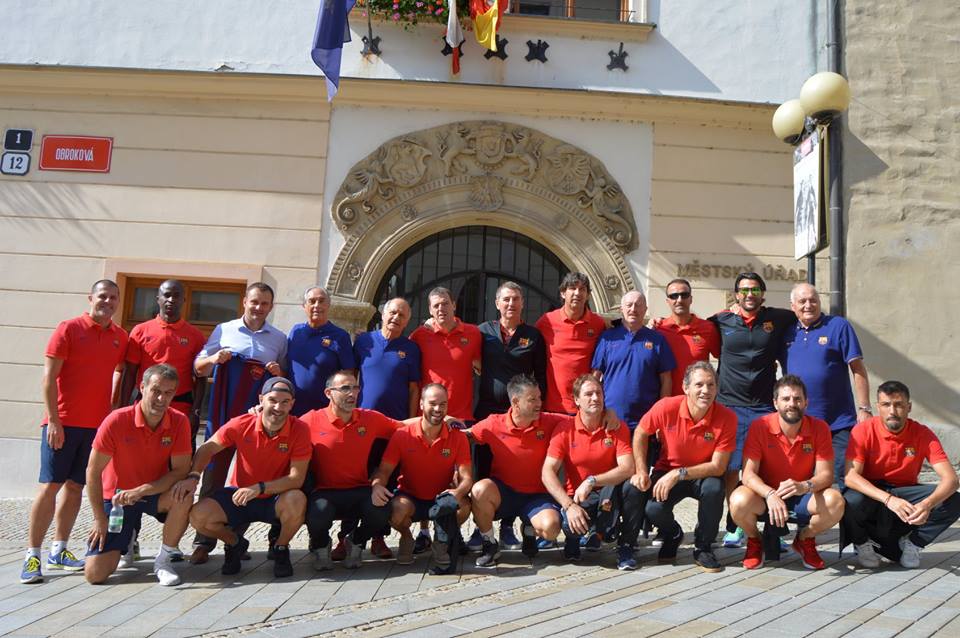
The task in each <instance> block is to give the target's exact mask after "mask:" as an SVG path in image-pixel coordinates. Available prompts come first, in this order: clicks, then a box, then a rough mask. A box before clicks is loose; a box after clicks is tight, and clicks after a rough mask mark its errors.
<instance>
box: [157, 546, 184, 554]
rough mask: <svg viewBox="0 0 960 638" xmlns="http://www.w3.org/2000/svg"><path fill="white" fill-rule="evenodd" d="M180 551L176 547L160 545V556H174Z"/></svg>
mask: <svg viewBox="0 0 960 638" xmlns="http://www.w3.org/2000/svg"><path fill="white" fill-rule="evenodd" d="M178 551H180V548H178V547H170V546H169V545H160V553H161V554H175V553H177V552H178Z"/></svg>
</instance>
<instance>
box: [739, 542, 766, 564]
mask: <svg viewBox="0 0 960 638" xmlns="http://www.w3.org/2000/svg"><path fill="white" fill-rule="evenodd" d="M760 567H763V541H762V540H761V539H760V537H757V538H750V537H749V536H748V537H747V551H746V552H744V553H743V568H744V569H759V568H760Z"/></svg>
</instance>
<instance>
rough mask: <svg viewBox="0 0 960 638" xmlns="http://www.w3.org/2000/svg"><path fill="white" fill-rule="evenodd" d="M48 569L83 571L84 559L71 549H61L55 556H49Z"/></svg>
mask: <svg viewBox="0 0 960 638" xmlns="http://www.w3.org/2000/svg"><path fill="white" fill-rule="evenodd" d="M47 569H62V570H64V571H68V572H79V571H83V561H82V560H81V559H79V558H77V557H76V556H74V555H73V552H71V551H70V550H69V549H63V550H60V553H59V554H57V555H56V556H54V555H53V554H50V555H49V556H47Z"/></svg>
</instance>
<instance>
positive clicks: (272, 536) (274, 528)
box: [267, 523, 280, 560]
mask: <svg viewBox="0 0 960 638" xmlns="http://www.w3.org/2000/svg"><path fill="white" fill-rule="evenodd" d="M278 538H280V525H279V524H277V523H274V524H272V525H271V526H270V531H269V532H267V560H276V558H275V556H274V553H273V546H274V545H276V544H277V539H278Z"/></svg>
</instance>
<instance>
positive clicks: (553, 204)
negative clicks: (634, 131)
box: [327, 121, 638, 327]
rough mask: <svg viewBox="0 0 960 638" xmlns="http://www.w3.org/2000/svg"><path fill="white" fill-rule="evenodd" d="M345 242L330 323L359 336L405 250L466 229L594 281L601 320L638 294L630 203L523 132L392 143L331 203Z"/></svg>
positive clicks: (414, 137)
mask: <svg viewBox="0 0 960 638" xmlns="http://www.w3.org/2000/svg"><path fill="white" fill-rule="evenodd" d="M331 215H332V217H333V221H334V223H335V224H336V225H337V228H338V229H339V230H340V231H341V232H342V233H343V235H344V239H345V240H346V242H345V244H344V246H343V248H342V249H341V250H340V253H339V254H338V256H337V259H336V261H335V263H334V265H333V268H332V269H331V271H330V275H329V278H328V280H327V289H328V290H329V292H330V294H331V295H332V296H333V297H334V308H333V310H332V312H333V314H334V315H335V316H336V320H337V322H338V323H341V325H344V327H347V326H355V327H359V326H361V325H363V324H365V323H366V321H367V320H368V319H369V317H370V316H371V314H372V313H373V312H374V310H375V309H374V308H373V306H372V305H371V304H370V302H371V300H372V299H373V296H374V295H375V293H376V289H377V286H378V284H379V283H380V280H381V278H382V276H383V275H384V272H385V270H386V269H387V268H388V267H389V265H390V264H391V263H392V262H393V260H394V259H395V258H396V257H397V256H398V255H400V254H401V253H402V252H403V251H404V250H405V249H406V248H407V247H408V246H410V245H412V244H413V243H415V242H417V241H419V240H421V239H423V238H425V237H427V236H429V235H432V234H434V233H436V232H438V231H441V230H444V229H447V228H454V227H457V226H461V225H478V224H479V225H489V226H498V227H501V228H506V229H508V230H512V231H515V232H518V233H521V234H524V235H527V236H529V237H531V238H532V239H535V240H537V241H538V242H540V243H542V244H543V245H544V246H546V247H548V248H549V249H550V250H552V251H553V252H555V253H556V254H557V256H559V257H560V258H561V259H562V260H563V261H564V262H565V263H568V264H571V265H572V266H573V267H574V268H575V269H577V270H579V271H581V272H584V273H586V274H587V275H588V276H589V277H590V281H591V283H592V284H593V285H592V288H593V293H592V295H591V297H592V298H591V301H592V305H593V308H594V309H596V310H597V311H598V312H608V311H612V310H613V309H614V308H616V307H617V305H618V304H619V300H620V297H621V295H622V294H623V293H624V292H626V291H628V290H634V289H635V288H636V284H635V282H634V279H633V276H632V274H631V273H630V269H629V267H628V265H627V263H626V260H625V259H624V255H625V253H627V252H629V251H630V250H633V249H634V248H636V246H637V243H638V238H637V230H636V225H635V223H634V219H633V211H632V210H631V208H630V203H629V202H628V201H627V199H626V198H625V197H624V196H623V194H622V191H621V189H620V186H619V185H618V184H617V183H616V181H615V180H614V179H613V178H612V177H611V176H610V174H609V173H608V172H607V170H606V167H604V165H603V163H602V162H600V161H599V160H598V159H596V158H595V157H593V156H592V155H590V154H589V153H587V152H585V151H583V150H582V149H580V148H577V147H575V146H573V145H571V144H568V143H566V142H564V141H562V140H557V139H555V138H552V137H550V136H547V135H544V134H543V133H541V132H539V131H536V130H533V129H531V128H529V127H526V126H521V125H517V124H512V123H507V122H497V121H467V122H456V123H453V124H446V125H443V126H437V127H434V128H430V129H425V130H422V131H417V132H414V133H409V134H406V135H401V136H398V137H395V138H393V139H391V140H389V141H387V142H386V143H384V144H383V145H382V146H380V147H379V148H378V149H377V150H376V151H374V152H373V153H371V154H370V155H368V156H367V157H366V158H364V159H363V160H362V161H361V162H359V163H357V164H356V165H355V166H354V167H353V168H352V169H351V170H350V172H349V174H348V175H347V178H346V180H344V182H343V184H342V185H341V187H340V189H339V190H338V191H337V194H336V196H335V198H334V204H333V209H332V211H331Z"/></svg>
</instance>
